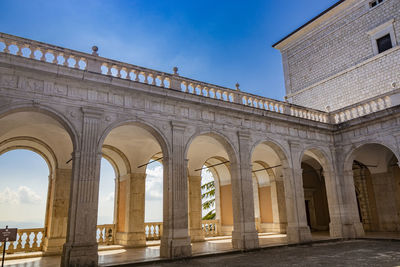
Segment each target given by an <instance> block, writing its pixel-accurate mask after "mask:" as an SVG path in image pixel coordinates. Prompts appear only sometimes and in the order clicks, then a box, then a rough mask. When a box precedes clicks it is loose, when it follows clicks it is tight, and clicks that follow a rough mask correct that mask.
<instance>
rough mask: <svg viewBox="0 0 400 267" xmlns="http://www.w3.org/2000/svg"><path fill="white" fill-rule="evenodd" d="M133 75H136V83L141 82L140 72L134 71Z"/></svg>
mask: <svg viewBox="0 0 400 267" xmlns="http://www.w3.org/2000/svg"><path fill="white" fill-rule="evenodd" d="M133 73H135V82H140V80H139V75H140V71H138V70H134V71H133Z"/></svg>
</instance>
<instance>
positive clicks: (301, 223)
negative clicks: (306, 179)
mask: <svg viewBox="0 0 400 267" xmlns="http://www.w3.org/2000/svg"><path fill="white" fill-rule="evenodd" d="M282 174H283V180H284V183H285V199H286V215H287V223H288V224H287V228H286V234H287V240H288V243H302V242H309V241H311V233H310V228H309V227H308V225H307V217H306V208H305V202H304V189H303V170H302V169H301V168H299V166H297V169H293V168H288V167H283V168H282Z"/></svg>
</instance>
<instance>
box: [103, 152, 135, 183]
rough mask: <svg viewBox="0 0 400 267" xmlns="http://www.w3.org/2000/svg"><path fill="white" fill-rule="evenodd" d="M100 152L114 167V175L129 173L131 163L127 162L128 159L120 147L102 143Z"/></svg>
mask: <svg viewBox="0 0 400 267" xmlns="http://www.w3.org/2000/svg"><path fill="white" fill-rule="evenodd" d="M102 154H103V157H104V158H105V159H107V160H108V161H109V162H110V164H111V165H112V166H113V167H114V171H115V172H116V177H119V176H120V175H125V174H127V173H131V165H130V163H129V160H128V158H127V157H126V155H125V154H124V152H122V151H121V150H120V149H118V148H116V147H114V146H111V145H103V146H102Z"/></svg>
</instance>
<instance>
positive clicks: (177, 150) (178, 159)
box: [160, 122, 192, 258]
mask: <svg viewBox="0 0 400 267" xmlns="http://www.w3.org/2000/svg"><path fill="white" fill-rule="evenodd" d="M184 132H185V126H184V124H180V123H177V122H172V156H171V157H166V156H165V155H164V159H163V162H164V174H165V175H166V177H164V198H163V199H164V214H163V217H164V220H163V235H162V237H161V246H160V256H161V257H166V258H179V257H188V256H191V255H192V246H191V244H190V237H189V233H188V182H187V180H188V178H187V161H186V160H185V158H184V155H185V144H184ZM165 168H166V169H165Z"/></svg>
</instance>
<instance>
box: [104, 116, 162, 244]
mask: <svg viewBox="0 0 400 267" xmlns="http://www.w3.org/2000/svg"><path fill="white" fill-rule="evenodd" d="M101 140H104V142H103V143H102V147H103V151H104V149H105V148H106V149H108V153H111V150H112V151H113V153H114V155H113V156H112V158H113V159H114V161H116V162H117V163H116V165H117V166H118V171H119V175H118V177H117V179H116V181H117V182H116V183H117V186H116V193H115V195H116V211H115V213H116V215H115V217H116V219H115V223H116V230H115V231H116V234H115V237H114V239H115V243H116V244H121V245H127V246H132V247H137V246H145V245H146V232H145V192H146V169H147V166H148V164H149V162H151V161H152V160H154V157H155V155H159V156H160V157H161V160H162V162H163V163H165V162H166V163H167V165H168V147H167V143H166V141H165V138H164V137H163V136H162V134H160V132H159V131H158V130H156V128H155V127H153V126H150V125H148V124H144V123H138V122H120V123H116V124H114V125H112V126H110V127H109V128H108V129H107V130H106V131H105V133H104V134H103V136H102V138H101ZM117 151H118V152H117ZM167 173H168V168H166V167H164V168H163V179H164V180H165V179H166V174H167Z"/></svg>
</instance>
